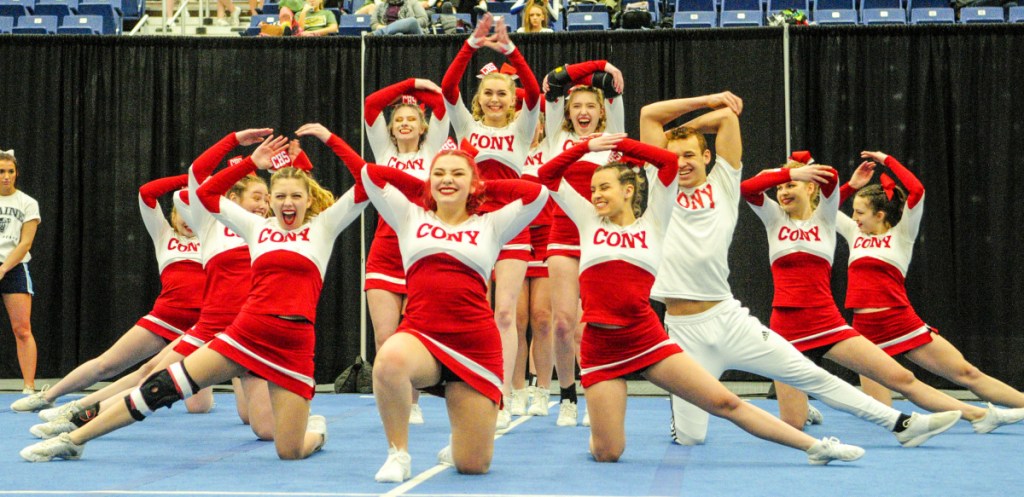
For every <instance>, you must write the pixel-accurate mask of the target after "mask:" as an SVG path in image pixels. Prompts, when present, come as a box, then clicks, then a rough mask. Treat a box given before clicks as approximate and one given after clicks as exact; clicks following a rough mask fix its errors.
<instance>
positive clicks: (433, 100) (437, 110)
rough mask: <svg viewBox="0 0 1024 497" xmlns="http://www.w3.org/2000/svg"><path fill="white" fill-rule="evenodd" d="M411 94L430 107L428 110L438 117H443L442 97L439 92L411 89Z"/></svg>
mask: <svg viewBox="0 0 1024 497" xmlns="http://www.w3.org/2000/svg"><path fill="white" fill-rule="evenodd" d="M412 96H414V97H416V100H419V101H420V102H423V103H424V104H425V105H426V106H427V107H430V112H431V113H432V114H433V115H434V117H437V118H438V119H444V113H445V108H444V97H442V96H441V94H440V93H437V92H434V91H429V90H413V91H412Z"/></svg>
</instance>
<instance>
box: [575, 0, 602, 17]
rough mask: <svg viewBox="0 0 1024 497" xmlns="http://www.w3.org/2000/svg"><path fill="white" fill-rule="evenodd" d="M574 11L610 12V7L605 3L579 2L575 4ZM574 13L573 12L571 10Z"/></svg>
mask: <svg viewBox="0 0 1024 497" xmlns="http://www.w3.org/2000/svg"><path fill="white" fill-rule="evenodd" d="M573 8H574V9H576V10H575V11H574V12H604V13H606V14H607V13H608V7H606V6H605V5H604V4H603V3H597V2H595V3H590V2H577V3H575V4H574V5H573ZM570 13H573V12H570Z"/></svg>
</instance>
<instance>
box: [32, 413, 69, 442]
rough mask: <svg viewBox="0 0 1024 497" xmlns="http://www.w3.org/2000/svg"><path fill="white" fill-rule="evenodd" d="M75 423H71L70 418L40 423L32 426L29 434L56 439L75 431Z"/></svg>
mask: <svg viewBox="0 0 1024 497" xmlns="http://www.w3.org/2000/svg"><path fill="white" fill-rule="evenodd" d="M75 428H78V427H77V426H75V424H74V423H72V422H71V420H70V418H58V419H55V420H53V421H47V422H45V423H39V424H37V425H32V427H31V428H29V429H28V431H29V433H31V434H33V435H35V436H36V437H37V438H42V439H44V440H45V439H48V438H53V437H56V436H57V435H60V434H61V433H71V432H73V431H75Z"/></svg>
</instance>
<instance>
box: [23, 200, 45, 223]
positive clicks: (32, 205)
mask: <svg viewBox="0 0 1024 497" xmlns="http://www.w3.org/2000/svg"><path fill="white" fill-rule="evenodd" d="M25 199H26V201H25V209H24V211H25V219H24V220H23V221H22V224H24V223H27V222H29V221H39V220H40V219H41V218H40V217H39V202H37V201H36V199H34V198H32V197H29V196H28V195H25Z"/></svg>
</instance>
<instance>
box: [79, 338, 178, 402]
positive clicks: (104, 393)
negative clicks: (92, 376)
mask: <svg viewBox="0 0 1024 497" xmlns="http://www.w3.org/2000/svg"><path fill="white" fill-rule="evenodd" d="M179 341H181V338H177V339H175V340H174V341H173V342H171V343H169V344H167V345H165V346H164V348H163V350H161V351H160V352H158V353H157V354H156V355H155V356H153V357H152V358H150V359H149V360H148V361H146V362H145V364H143V365H142V366H139V367H138V368H137V369H136V370H135V371H132V372H131V373H129V374H126V375H124V376H122V377H121V378H119V379H118V380H117V381H115V382H113V383H111V384H109V385H107V386H105V387H103V388H101V389H99V390H97V391H95V392H93V393H91V394H89V395H86V396H85V397H83V398H82V399H81V400H79V401H78V403H79V404H81V405H83V406H91V405H93V404H96V403H100V402H103V401H105V400H107V399H109V398H111V397H117V398H118V399H121V398H122V397H124V395H119V394H124V393H125V392H130V391H131V389H132V388H135V387H137V386H139V384H140V383H142V380H145V379H146V378H148V377H149V375H151V374H153V371H156V370H157V369H156V367H157V365H158V364H161V363H164V358H166V357H167V356H168V355H170V354H174V360H172V361H170V362H167V363H166V364H167V365H170V364H174V363H175V362H178V361H180V360H182V359H183V358H184V356H182V355H181V354H178V353H177V352H174V346H175V345H177V344H178V342H179ZM164 367H167V366H164Z"/></svg>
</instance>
